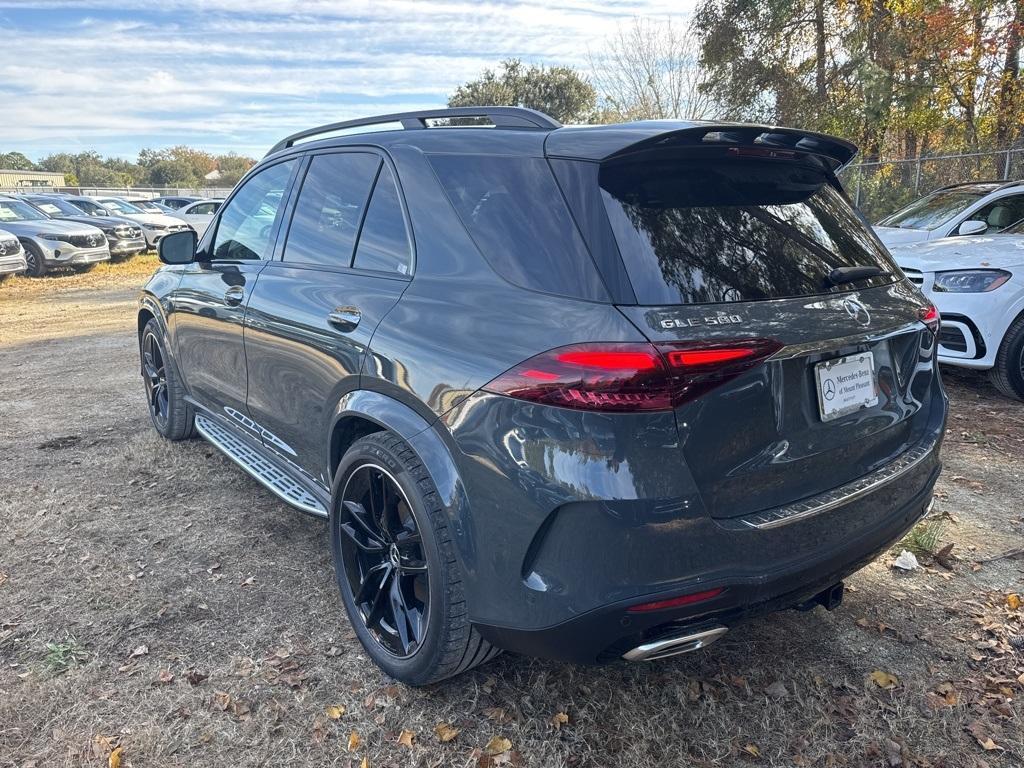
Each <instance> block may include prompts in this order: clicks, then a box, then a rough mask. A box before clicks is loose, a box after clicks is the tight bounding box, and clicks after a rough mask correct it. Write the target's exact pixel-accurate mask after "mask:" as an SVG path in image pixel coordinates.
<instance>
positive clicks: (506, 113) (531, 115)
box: [267, 107, 562, 155]
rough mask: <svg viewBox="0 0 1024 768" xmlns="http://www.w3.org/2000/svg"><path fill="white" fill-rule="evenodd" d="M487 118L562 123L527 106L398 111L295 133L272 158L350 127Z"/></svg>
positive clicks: (531, 126) (511, 123)
mask: <svg viewBox="0 0 1024 768" xmlns="http://www.w3.org/2000/svg"><path fill="white" fill-rule="evenodd" d="M469 117H486V118H487V119H488V120H490V121H491V122H492V123H493V124H494V127H495V128H521V129H526V130H533V131H553V130H555V129H556V128H561V127H562V124H561V123H560V122H558V121H557V120H555V119H554V118H553V117H551V116H549V115H545V114H544V113H543V112H538V111H537V110H535V109H527V108H526V107H448V108H446V109H426V110H420V111H417V112H395V113H394V114H390V115H375V116H374V117H361V118H359V119H357V120H345V121H343V122H340V123H329V124H327V125H321V126H318V127H316V128H309V129H307V130H305V131H299V132H298V133H293V134H292V135H291V136H289V137H288V138H286V139H282V140H281V141H279V142H277V144H275V145H274V146H273V147H271V148H270V151H269V152H267V154H268V155H272V154H274V153H275V152H279V151H281V150H282V149H288V147H293V146H295V144H296V143H298V142H299V141H301V140H302V139H308V138H310V137H311V136H317V135H319V134H321V133H333V132H334V131H342V130H345V129H346V128H360V127H363V126H367V125H383V124H385V123H401V124H402V128H404V129H405V130H416V129H421V128H428V127H429V126H428V124H427V121H428V120H446V119H451V118H469Z"/></svg>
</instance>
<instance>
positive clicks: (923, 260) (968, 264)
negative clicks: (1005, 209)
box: [891, 221, 1024, 400]
mask: <svg viewBox="0 0 1024 768" xmlns="http://www.w3.org/2000/svg"><path fill="white" fill-rule="evenodd" d="M891 252H892V256H893V258H894V259H895V260H896V263H897V264H899V265H900V268H901V269H902V270H903V272H904V274H906V276H907V277H908V278H909V279H910V281H911V282H912V283H914V284H915V285H917V286H918V287H919V288H920V289H921V290H922V291H923V292H924V295H925V296H927V297H928V298H929V299H931V301H932V303H934V304H935V306H936V307H937V308H938V310H939V312H940V314H941V316H942V328H941V331H940V332H939V362H942V363H947V364H949V365H958V366H961V367H964V368H980V369H984V370H988V371H989V372H990V377H991V379H992V383H993V384H995V385H996V387H997V388H998V389H999V390H1000V391H1001V392H1002V393H1003V394H1005V395H1007V396H1008V397H1014V398H1017V399H1018V400H1024V221H1020V222H1018V223H1017V224H1015V225H1013V226H1011V227H1008V228H1006V229H1003V230H1001V231H1000V232H999V233H998V234H993V235H983V236H975V237H945V238H941V239H939V240H932V241H927V242H918V243H910V244H908V245H898V246H894V247H893V248H892V249H891Z"/></svg>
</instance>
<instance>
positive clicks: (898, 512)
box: [476, 449, 941, 664]
mask: <svg viewBox="0 0 1024 768" xmlns="http://www.w3.org/2000/svg"><path fill="white" fill-rule="evenodd" d="M936 453H937V449H936ZM922 469H924V470H925V471H926V472H927V474H926V475H925V476H924V477H923V478H919V479H918V483H919V484H918V490H917V491H916V492H915V493H913V494H912V495H911V496H910V498H909V500H906V501H905V502H904V503H903V504H901V505H900V506H898V507H897V508H895V509H892V510H891V511H890V512H889V513H888V514H886V515H884V516H883V517H881V518H879V519H878V520H877V521H876V522H875V524H874V525H871V526H869V527H866V528H862V529H861V530H859V531H858V532H857V533H856V535H854V536H852V537H849V538H843V539H842V540H841V542H840V543H838V544H833V545H832V546H827V547H825V546H823V547H820V548H818V549H816V550H815V551H814V552H813V554H812V555H810V556H807V557H804V558H803V559H801V560H798V561H795V562H794V561H790V562H787V563H786V564H785V565H783V566H782V567H779V568H777V569H771V570H763V571H761V572H756V573H755V572H751V571H750V569H749V568H741V567H737V568H736V569H735V570H734V571H732V572H730V571H729V570H724V571H719V572H718V573H716V574H715V575H714V576H711V577H710V578H706V579H701V580H700V581H699V583H697V582H695V583H693V584H692V585H691V586H690V587H689V588H687V587H683V586H676V587H674V588H673V589H672V590H671V591H669V592H660V593H653V594H648V595H644V596H643V599H642V600H638V599H631V600H624V601H620V602H617V603H614V604H611V605H607V606H603V607H601V608H599V609H596V610H592V611H589V612H587V613H584V614H582V615H580V616H577V617H575V618H573V619H570V620H568V621H564V622H562V623H560V624H557V625H555V626H552V627H548V628H545V629H539V630H522V629H517V628H512V627H503V626H496V625H488V624H481V623H478V624H477V625H476V626H477V629H478V630H479V631H480V634H481V635H483V636H484V637H485V638H486V639H487V640H488V641H489V642H491V643H493V644H494V645H497V646H499V647H501V648H505V649H507V650H510V651H514V652H517V653H524V654H528V655H531V656H540V657H544V658H551V659H560V660H564V661H570V662H574V663H583V664H591V663H598V662H605V661H612V660H615V659H618V658H620V657H621V656H622V655H623V654H625V653H626V652H627V651H629V650H630V649H631V648H634V647H636V646H638V645H641V644H643V643H645V642H649V641H650V640H651V639H653V638H656V637H661V636H664V635H665V634H667V633H669V632H670V631H677V632H678V631H683V630H690V629H692V630H694V631H697V630H700V629H702V628H705V627H707V628H711V627H717V626H724V627H733V626H735V625H736V624H738V623H740V622H743V621H746V620H748V619H752V618H755V617H759V616H763V615H765V614H768V613H771V612H773V611H778V610H783V609H786V608H792V607H794V606H797V605H800V604H801V603H804V602H805V601H807V600H809V599H810V598H812V597H814V596H815V595H817V594H819V593H820V592H822V591H823V590H825V589H827V588H828V587H830V586H832V585H833V584H836V583H837V582H839V581H841V580H842V579H844V578H845V577H847V576H849V575H850V574H852V573H854V572H855V571H857V570H859V569H861V568H863V567H864V566H865V565H867V564H868V563H869V562H871V561H872V560H873V559H875V558H876V557H877V556H878V555H879V554H880V553H882V552H884V551H885V550H886V549H887V548H888V547H889V546H891V545H892V543H893V542H895V541H897V540H898V539H899V538H900V537H901V536H902V535H903V534H904V533H905V532H906V531H907V530H908V529H910V528H911V527H912V526H913V525H914V523H916V522H917V521H918V520H919V519H920V518H921V517H922V516H923V515H924V514H925V512H926V510H927V508H928V504H929V503H930V501H931V498H932V489H933V487H934V485H935V481H936V479H937V478H938V475H939V471H940V469H941V465H940V464H939V462H938V459H937V457H936V458H935V460H934V461H933V462H930V463H928V465H927V467H922ZM922 480H923V483H922V482H921V481H922ZM867 500H868V501H874V500H873V499H872V497H868V498H867ZM851 506H852V505H851ZM842 512H843V510H842V509H839V510H836V511H835V512H832V513H829V515H828V517H831V516H833V515H836V514H842ZM716 588H722V589H723V591H722V593H721V594H719V595H718V596H717V597H714V598H712V599H710V600H707V601H704V602H700V603H696V604H692V605H688V606H684V607H681V608H670V609H665V610H659V611H651V612H645V613H630V612H629V611H628V608H629V607H630V606H633V605H636V604H638V603H640V602H644V603H646V602H652V601H656V600H663V599H667V598H671V597H676V596H679V595H681V594H688V593H693V592H697V591H705V590H713V589H716Z"/></svg>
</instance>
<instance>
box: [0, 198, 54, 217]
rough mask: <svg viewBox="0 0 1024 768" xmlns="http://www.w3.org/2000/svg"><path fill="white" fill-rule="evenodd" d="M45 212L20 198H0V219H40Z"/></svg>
mask: <svg viewBox="0 0 1024 768" xmlns="http://www.w3.org/2000/svg"><path fill="white" fill-rule="evenodd" d="M48 218H49V216H47V215H46V214H45V213H43V212H42V211H40V210H39V209H37V208H34V207H33V206H31V205H29V204H28V203H23V202H22V201H21V200H0V221H41V220H45V219H48Z"/></svg>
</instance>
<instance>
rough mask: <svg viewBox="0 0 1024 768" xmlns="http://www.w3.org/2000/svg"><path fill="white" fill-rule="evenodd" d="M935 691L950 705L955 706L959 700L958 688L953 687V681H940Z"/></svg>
mask: <svg viewBox="0 0 1024 768" xmlns="http://www.w3.org/2000/svg"><path fill="white" fill-rule="evenodd" d="M935 692H936V693H938V694H939V695H940V696H941V697H942V698H943V700H944V701H945V702H946V704H948V705H949V706H951V707H952V706H955V705H956V702H957V698H958V697H957V693H956V688H954V687H953V684H952V683H940V684H939V685H937V686H936V687H935Z"/></svg>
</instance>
